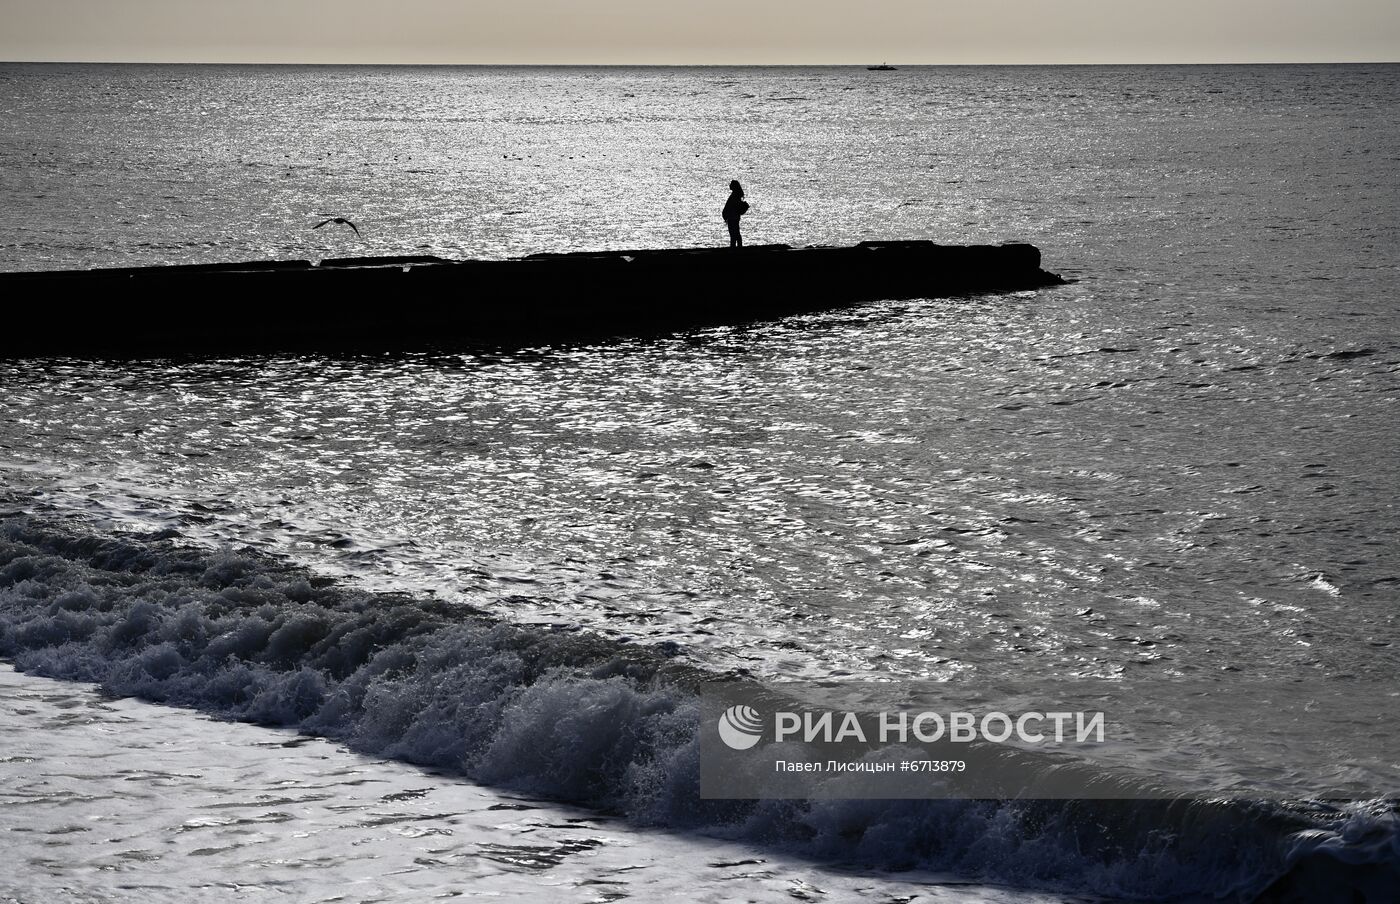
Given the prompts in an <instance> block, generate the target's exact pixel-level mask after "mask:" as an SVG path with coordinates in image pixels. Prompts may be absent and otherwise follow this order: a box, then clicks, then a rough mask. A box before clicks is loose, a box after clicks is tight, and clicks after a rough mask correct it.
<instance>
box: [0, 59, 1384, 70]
mask: <svg viewBox="0 0 1400 904" xmlns="http://www.w3.org/2000/svg"><path fill="white" fill-rule="evenodd" d="M10 64H22V65H38V66H366V67H368V66H380V67H383V66H402V67H412V66H432V67H454V68H501V67H517V68H522V69H524V68H538V69H548V68H557V69H564V68H576V69H583V68H591V69H701V68H716V69H721V68H722V69H745V68H750V69H799V68H830V69H844V68H864V67H867V66H873V65H892V66H894V67H896V69H898V68H900V67H907V68H910V69H914V68H925V69H932V68H946V69H952V68H975V67H981V66H987V67H1011V66H1027V67H1030V66H1040V67H1057V66H1063V67H1072V66H1393V65H1397V64H1400V59H1395V60H1194V61H1176V62H1169V61H1160V60H1158V61H1153V62H1123V61H1103V60H1100V61H1089V62H1064V61H1061V62H1054V63H1047V62H1033V61H1021V62H1015V63H1008V62H983V63H901V62H898V61H896V62H894V63H888V62H885V61H882V62H881V63H879V64H876V63H873V62H870V61H865V62H839V63H832V62H826V63H814V62H805V63H580V62H571V63H538V62H536V63H460V62H458V63H443V62H362V61H361V62H351V61H325V60H322V61H300V60H80V59H70V60H13V59H0V65H10Z"/></svg>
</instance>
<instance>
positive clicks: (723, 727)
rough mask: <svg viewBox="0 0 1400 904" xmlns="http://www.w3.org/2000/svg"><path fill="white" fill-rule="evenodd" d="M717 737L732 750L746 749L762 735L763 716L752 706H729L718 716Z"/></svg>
mask: <svg viewBox="0 0 1400 904" xmlns="http://www.w3.org/2000/svg"><path fill="white" fill-rule="evenodd" d="M719 737H720V740H721V741H723V742H724V743H725V744H728V745H729V747H730V748H731V749H733V750H748V749H749V748H750V747H752V746H753V745H755V744H757V743H758V742H759V740H760V739H761V738H762V737H763V718H762V717H761V716H760V715H759V714H758V710H756V709H754V708H753V707H752V706H743V705H739V706H731V707H729V708H728V709H726V710H725V711H724V715H722V716H720V717H719Z"/></svg>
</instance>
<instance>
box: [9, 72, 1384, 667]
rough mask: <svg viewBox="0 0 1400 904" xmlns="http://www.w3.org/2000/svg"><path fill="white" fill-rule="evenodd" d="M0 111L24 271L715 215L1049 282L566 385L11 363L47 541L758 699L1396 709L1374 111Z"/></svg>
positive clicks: (637, 230)
mask: <svg viewBox="0 0 1400 904" xmlns="http://www.w3.org/2000/svg"><path fill="white" fill-rule="evenodd" d="M0 76H3V81H0V109H2V110H3V113H4V115H5V117H6V120H7V123H9V124H11V128H9V129H7V131H6V134H5V135H4V136H3V137H0V165H3V167H4V169H5V171H6V172H7V173H8V174H10V175H9V177H8V178H7V179H6V181H5V184H4V185H3V186H0V193H2V196H3V204H0V210H2V211H3V213H0V255H3V258H4V261H5V263H6V264H7V265H8V266H9V267H10V268H12V269H13V268H52V267H71V266H82V265H114V264H128V263H158V262H166V261H170V262H176V261H178V262H188V261H202V260H215V259H217V260H237V259H247V258H253V257H264V256H283V257H287V256H305V257H312V258H315V257H321V256H325V255H331V254H342V253H359V252H375V253H378V252H385V253H388V252H399V251H410V250H419V249H422V250H428V251H432V252H434V253H439V254H445V255H452V256H468V255H475V256H497V255H508V254H517V253H527V252H533V251H541V250H551V251H558V250H568V249H577V248H601V247H629V246H630V247H635V246H663V245H674V244H695V243H708V242H712V241H715V240H717V238H718V233H719V232H720V231H721V230H719V229H717V228H716V226H717V224H719V220H718V217H717V215H716V213H715V209H717V207H718V206H719V204H720V203H721V202H722V201H723V197H724V186H725V185H726V183H727V181H728V179H729V178H731V177H733V176H737V177H739V178H741V179H743V180H744V181H745V182H746V184H747V185H748V187H749V190H750V196H751V200H752V201H753V203H754V209H753V211H752V213H751V215H750V216H749V218H748V219H747V220H746V229H747V231H748V233H749V235H750V237H751V240H752V241H786V242H790V243H794V244H800V243H804V242H833V243H838V242H839V243H848V242H852V241H856V240H860V239H864V238H869V237H899V238H916V237H926V238H933V239H935V240H937V241H942V242H963V241H1002V240H1022V241H1031V242H1034V243H1035V244H1037V245H1039V246H1040V247H1041V248H1042V249H1043V251H1044V254H1045V264H1046V267H1047V268H1048V269H1051V270H1055V271H1058V272H1060V273H1062V274H1064V275H1066V276H1069V277H1071V278H1074V279H1075V280H1076V281H1075V282H1073V283H1072V284H1071V285H1068V286H1065V287H1062V288H1056V289H1051V290H1045V291H1041V292H1037V293H1028V294H1022V295H1013V296H1001V297H984V298H960V299H935V300H916V301H912V302H886V303H876V304H871V305H866V306H863V307H860V308H858V309H853V310H849V311H844V312H839V313H833V314H826V315H818V316H811V317H806V318H798V319H792V320H788V321H783V322H781V323H775V324H762V325H751V326H745V327H739V328H733V329H720V330H712V331H707V332H703V333H695V334H688V335H681V336H675V337H672V338H665V339H661V340H648V341H624V342H616V343H610V344H597V345H587V346H579V347H548V348H538V349H526V350H509V351H497V352H491V353H486V352H481V353H460V352H455V351H454V352H453V353H451V354H446V353H445V354H442V355H421V356H407V357H382V358H350V359H327V358H295V357H283V358H255V359H224V360H217V361H210V360H201V361H148V362H141V363H135V364H127V365H122V366H114V365H111V364H108V363H104V362H83V361H63V360H39V361H25V362H11V363H8V364H5V365H3V368H4V369H3V380H4V393H3V395H0V467H3V471H0V476H2V477H3V479H4V480H5V481H6V483H8V484H10V485H11V486H12V487H13V488H15V489H18V490H22V491H28V490H33V491H37V492H40V493H41V495H40V496H39V500H38V504H40V505H42V506H48V507H54V508H58V509H61V510H82V511H86V512H87V513H88V514H96V515H100V516H102V517H112V518H116V519H118V520H130V519H132V518H135V519H138V520H140V521H143V522H147V523H149V522H155V523H158V524H160V525H162V526H176V527H178V528H180V529H181V530H183V531H186V532H187V533H189V534H190V535H191V536H193V537H203V538H206V539H216V540H220V541H225V542H230V543H235V544H253V545H255V546H263V547H267V548H270V549H273V550H280V551H285V552H291V553H293V554H295V555H298V556H301V557H303V558H305V559H307V560H310V561H312V562H315V563H317V564H319V565H322V566H324V567H333V568H335V569H338V570H342V571H343V572H347V573H350V574H353V575H355V576H357V578H358V579H360V580H362V581H365V582H367V583H369V584H371V585H373V586H395V587H405V586H406V587H410V588H416V589H420V590H429V591H432V592H435V593H437V594H438V595H440V596H442V597H444V598H448V599H457V600H463V601H469V602H472V603H476V604H479V605H488V606H490V607H493V608H494V609H496V610H498V611H501V612H505V613H508V614H510V615H511V616H512V617H513V618H518V619H522V620H530V621H545V622H551V623H564V624H575V625H586V626H588V627H590V628H594V629H597V630H602V631H606V632H608V633H612V634H616V635H620V636H627V637H637V638H643V639H646V640H647V641H648V642H653V643H654V642H670V643H674V644H677V645H679V649H681V650H684V651H686V652H688V653H689V654H690V655H693V656H695V657H697V658H698V659H700V660H702V661H707V662H712V663H716V664H719V665H722V666H724V667H746V668H749V669H751V670H754V671H756V672H758V673H760V674H768V675H779V674H781V675H790V676H793V675H802V676H833V675H835V676H839V675H848V674H849V675H873V676H900V675H920V676H944V675H952V674H957V673H963V672H973V673H977V672H980V671H987V670H990V671H991V672H993V673H999V674H1001V673H1011V674H1017V675H1025V676H1036V675H1049V674H1065V673H1071V674H1094V675H1103V674H1115V673H1122V672H1125V671H1127V672H1130V673H1131V674H1134V675H1153V674H1158V673H1162V674H1168V673H1175V672H1178V671H1179V672H1187V673H1191V672H1195V673H1201V672H1205V673H1212V672H1215V671H1218V670H1220V669H1241V670H1247V671H1250V672H1255V673H1262V674H1287V673H1290V672H1293V671H1296V670H1299V669H1307V670H1316V671H1317V672H1319V673H1320V674H1324V675H1340V674H1351V673H1357V674H1362V673H1364V674H1378V675H1379V674H1386V673H1389V672H1391V671H1392V670H1393V669H1394V668H1395V667H1396V665H1397V662H1396V658H1395V656H1396V652H1395V647H1394V646H1393V645H1392V644H1393V641H1394V640H1395V625H1396V622H1395V619H1396V615H1395V605H1394V604H1395V594H1396V588H1397V586H1398V585H1400V584H1398V582H1400V574H1398V573H1397V558H1400V557H1398V556H1397V553H1396V528H1397V514H1396V512H1395V507H1394V489H1395V487H1396V486H1397V485H1400V483H1398V482H1397V478H1400V473H1397V471H1400V467H1398V465H1397V457H1396V455H1395V452H1394V444H1393V437H1392V434H1393V432H1394V430H1395V426H1396V418H1395V407H1394V406H1395V402H1396V390H1397V382H1398V381H1397V377H1396V374H1397V366H1398V365H1400V340H1397V331H1396V326H1397V323H1396V321H1397V314H1396V308H1395V291H1396V288H1397V286H1400V279H1397V264H1396V261H1395V258H1394V256H1393V249H1394V247H1395V245H1396V240H1397V238H1400V236H1397V232H1398V231H1400V230H1397V216H1396V210H1397V209H1400V192H1398V191H1397V187H1396V186H1397V185H1400V179H1397V176H1398V175H1400V172H1397V170H1400V166H1398V165H1397V157H1396V151H1395V149H1396V147H1400V125H1397V123H1396V121H1395V119H1394V117H1393V116H1392V115H1391V112H1392V111H1393V110H1394V109H1395V103H1396V101H1397V100H1400V97H1397V95H1400V68H1397V67H1395V66H1375V67H1350V66H1348V67H1239V68H1233V67H1183V68H1171V67H1166V68H1124V69H1115V68H1084V69H1076V68H1064V69H1041V68H1016V69H957V68H950V69H942V68H934V69H915V70H902V71H899V72H896V73H868V72H865V71H864V70H854V69H757V70H748V69H697V70H648V69H620V70H611V69H608V70H588V69H557V70H556V69H379V68H304V69H303V68H291V69H284V68H258V67H251V68H239V67H193V68H191V67H63V66H59V67H47V66H14V65H10V66H6V67H4V68H3V69H0ZM321 213H338V214H345V215H348V216H351V217H353V218H355V219H356V220H357V221H358V222H359V223H360V224H361V227H362V229H363V230H364V239H363V241H356V240H355V238H354V236H353V234H350V233H349V232H348V231H346V232H342V233H331V232H328V231H327V230H321V231H319V232H312V231H310V230H309V226H310V225H312V224H313V223H314V222H315V218H316V217H317V216H318V215H319V214H321ZM445 303H450V302H445ZM658 303H664V297H659V298H658ZM211 314H212V315H213V316H221V317H228V318H231V319H232V318H237V317H238V316H239V312H238V311H237V310H226V311H218V312H204V315H205V316H209V315H211ZM389 315H390V316H391V315H392V314H391V312H390V314H389ZM139 316H140V315H139V308H137V307H134V308H133V317H139Z"/></svg>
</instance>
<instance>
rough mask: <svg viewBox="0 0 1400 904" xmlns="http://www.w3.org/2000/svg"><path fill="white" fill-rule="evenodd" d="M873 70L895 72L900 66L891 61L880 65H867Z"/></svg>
mask: <svg viewBox="0 0 1400 904" xmlns="http://www.w3.org/2000/svg"><path fill="white" fill-rule="evenodd" d="M865 68H866V69H869V70H870V71H871V72H894V71H895V70H896V69H898V68H899V67H898V66H891V65H890V64H889V63H881V64H880V65H878V66H866V67H865Z"/></svg>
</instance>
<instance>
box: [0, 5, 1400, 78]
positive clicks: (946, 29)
mask: <svg viewBox="0 0 1400 904" xmlns="http://www.w3.org/2000/svg"><path fill="white" fill-rule="evenodd" d="M0 60H10V61H92V62H99V61H111V62H249V63H467V64H471V63H476V64H501V63H522V64H523V63H532V64H548V63H559V64H671V65H679V64H764V63H769V64H868V63H879V62H890V63H892V64H899V63H904V64H908V65H915V64H950V63H958V64H966V63H1220V62H1241V63H1258V62H1395V61H1400V2H1397V0H1161V2H1147V0H963V2H951V0H843V2H837V0H704V2H693V0H0Z"/></svg>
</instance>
